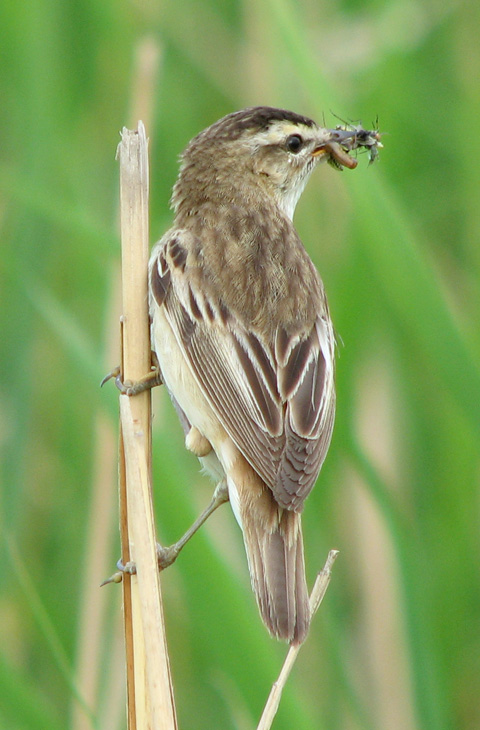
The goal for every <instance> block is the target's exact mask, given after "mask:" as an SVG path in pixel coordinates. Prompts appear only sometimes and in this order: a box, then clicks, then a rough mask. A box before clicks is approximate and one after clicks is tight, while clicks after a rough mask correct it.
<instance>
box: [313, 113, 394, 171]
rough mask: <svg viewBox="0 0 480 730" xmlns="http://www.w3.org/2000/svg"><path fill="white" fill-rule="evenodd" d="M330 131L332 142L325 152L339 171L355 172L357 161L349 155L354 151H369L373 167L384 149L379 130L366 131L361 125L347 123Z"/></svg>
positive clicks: (327, 145) (370, 162)
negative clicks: (380, 151) (346, 168)
mask: <svg viewBox="0 0 480 730" xmlns="http://www.w3.org/2000/svg"><path fill="white" fill-rule="evenodd" d="M377 121H378V120H377ZM375 126H376V125H375ZM329 131H330V133H331V141H329V142H328V143H327V144H326V145H325V150H326V152H328V153H329V154H330V159H329V162H330V164H331V165H332V166H333V167H336V168H337V169H339V170H342V169H343V167H348V168H350V169H351V170H353V169H354V168H355V167H356V166H357V164H358V163H357V160H356V159H355V158H353V157H350V155H349V152H352V150H357V149H360V148H362V147H363V148H365V149H367V150H368V158H369V164H370V165H371V164H372V163H373V162H375V160H376V159H377V157H378V150H379V149H381V148H382V147H383V145H382V143H381V141H380V138H381V134H380V132H379V131H378V129H364V128H363V127H362V125H361V124H348V123H346V122H345V123H344V124H343V125H338V126H337V127H335V129H331V130H329Z"/></svg>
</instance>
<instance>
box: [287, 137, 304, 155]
mask: <svg viewBox="0 0 480 730" xmlns="http://www.w3.org/2000/svg"><path fill="white" fill-rule="evenodd" d="M302 147H303V139H302V138H301V137H300V135H299V134H291V135H290V136H289V137H287V150H288V151H289V152H293V154H294V155H296V154H297V152H300V150H301V149H302Z"/></svg>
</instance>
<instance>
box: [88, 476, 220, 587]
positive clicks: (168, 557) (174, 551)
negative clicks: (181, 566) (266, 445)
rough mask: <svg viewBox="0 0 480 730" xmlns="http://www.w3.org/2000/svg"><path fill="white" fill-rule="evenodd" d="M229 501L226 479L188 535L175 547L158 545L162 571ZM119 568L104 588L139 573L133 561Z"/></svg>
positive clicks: (159, 564) (120, 564)
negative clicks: (125, 576) (124, 575)
mask: <svg viewBox="0 0 480 730" xmlns="http://www.w3.org/2000/svg"><path fill="white" fill-rule="evenodd" d="M228 499H229V497H228V487H227V482H226V481H225V479H222V481H221V482H219V484H217V487H216V489H215V491H214V493H213V496H212V499H211V501H210V504H209V505H208V506H207V507H206V508H205V509H204V511H203V512H202V514H201V515H200V516H199V517H198V518H197V519H196V520H195V522H194V523H193V525H192V526H191V527H190V528H189V529H188V530H187V531H186V533H185V534H184V535H183V536H182V537H181V538H180V540H177V542H175V543H174V544H173V545H170V546H169V547H162V545H160V544H158V543H157V560H158V567H159V569H160V570H165V568H168V566H169V565H171V564H172V563H174V562H175V560H176V559H177V557H178V555H179V553H180V551H181V550H182V548H183V547H184V546H185V545H186V544H187V542H188V541H189V540H190V538H191V537H193V535H194V534H195V533H196V532H197V530H198V529H199V528H200V527H201V526H202V525H203V524H204V522H206V521H207V520H208V518H209V517H210V515H211V514H213V513H214V512H215V510H216V509H217V508H218V507H220V505H221V504H223V503H224V502H228ZM117 568H118V571H119V572H117V573H114V574H113V575H112V576H111V577H110V578H108V579H107V580H105V581H104V582H103V583H102V586H103V585H106V584H107V583H119V582H120V581H121V580H122V574H123V573H128V574H129V575H134V574H135V573H136V572H137V566H136V564H135V563H134V562H132V561H130V562H128V563H126V564H125V565H124V564H123V563H122V561H121V560H119V561H118V563H117Z"/></svg>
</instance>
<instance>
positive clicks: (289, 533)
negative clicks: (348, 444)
mask: <svg viewBox="0 0 480 730" xmlns="http://www.w3.org/2000/svg"><path fill="white" fill-rule="evenodd" d="M257 479H258V480H259V477H257ZM259 481H260V480H259ZM242 492H243V494H242ZM255 492H256V494H255ZM238 512H239V515H238V516H239V517H240V520H241V525H242V530H243V538H244V541H245V548H246V551H247V558H248V565H249V569H250V577H251V580H252V586H253V590H254V591H255V595H256V597H257V603H258V606H259V609H260V613H261V615H262V618H263V621H264V622H265V625H266V626H267V628H268V630H269V631H270V633H271V634H273V636H276V637H277V638H279V639H284V640H286V641H289V642H292V643H295V644H300V643H301V642H302V641H303V640H304V639H305V637H306V635H307V632H308V628H309V625H310V607H309V603H308V591H307V584H306V580H305V563H304V558H303V536H302V523H301V515H300V514H298V513H296V512H291V511H289V510H287V509H283V508H281V507H279V506H278V504H277V503H276V501H275V499H274V497H273V495H272V493H271V491H270V490H269V489H268V488H267V487H266V486H265V484H263V482H262V483H261V490H253V494H252V490H250V489H249V490H247V491H246V492H245V491H244V490H240V493H239V494H238Z"/></svg>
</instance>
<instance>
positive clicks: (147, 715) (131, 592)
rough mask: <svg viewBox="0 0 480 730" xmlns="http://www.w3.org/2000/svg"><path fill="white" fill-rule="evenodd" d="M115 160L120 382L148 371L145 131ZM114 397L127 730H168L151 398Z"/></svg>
mask: <svg viewBox="0 0 480 730" xmlns="http://www.w3.org/2000/svg"><path fill="white" fill-rule="evenodd" d="M118 158H119V160H120V219H121V237H122V306H123V316H122V378H123V380H124V381H126V380H133V381H135V380H138V379H140V378H141V377H142V376H143V375H145V374H146V373H148V372H149V370H150V332H149V329H150V328H149V320H148V298H147V264H148V256H149V250H148V238H149V236H148V155H147V140H146V136H145V128H144V126H143V124H142V123H141V122H139V124H138V131H130V130H127V129H123V131H122V141H121V143H120V145H119V149H118ZM125 400H126V397H125V396H122V397H121V398H120V403H121V416H122V418H121V438H120V485H119V486H120V526H121V535H122V560H123V562H124V563H126V562H128V561H130V560H134V561H135V562H136V563H137V566H138V575H137V576H129V575H125V577H124V580H123V595H124V618H125V646H126V664H127V705H128V727H129V730H144V729H145V730H146V729H147V728H148V730H150V729H151V730H174V729H175V728H176V717H175V707H174V703H173V690H172V683H171V677H170V667H169V662H168V654H167V646H166V636H165V626H164V621H163V611H162V603H161V594H160V581H159V575H158V568H157V560H156V548H155V545H156V541H155V532H154V523H153V508H152V502H151V490H150V472H151V457H150V454H151V398H150V393H149V391H147V392H144V393H141V394H139V395H137V396H135V397H133V398H131V399H127V400H128V402H127V403H126V402H125Z"/></svg>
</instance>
